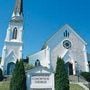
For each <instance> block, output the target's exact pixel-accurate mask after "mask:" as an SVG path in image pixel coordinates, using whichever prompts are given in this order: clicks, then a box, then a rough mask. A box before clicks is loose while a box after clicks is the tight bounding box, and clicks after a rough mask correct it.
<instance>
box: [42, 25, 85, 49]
mask: <svg viewBox="0 0 90 90" xmlns="http://www.w3.org/2000/svg"><path fill="white" fill-rule="evenodd" d="M66 29H68V30H70V31H71V32H73V33H74V35H75V36H76V37H78V38H79V39H80V41H81V42H82V43H83V44H85V45H87V43H86V42H85V41H84V40H83V39H82V38H81V37H80V36H79V35H78V34H77V33H76V32H75V30H74V29H73V28H71V27H70V26H69V25H68V24H65V25H64V26H63V27H62V28H60V29H59V31H57V32H56V33H54V34H53V35H52V36H51V37H50V38H49V39H48V40H47V41H46V42H45V43H44V45H43V47H42V48H45V47H47V43H48V42H49V41H50V40H51V39H52V38H53V37H54V36H55V35H56V34H57V33H58V32H61V31H64V30H66Z"/></svg>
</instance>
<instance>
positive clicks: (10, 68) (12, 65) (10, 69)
mask: <svg viewBox="0 0 90 90" xmlns="http://www.w3.org/2000/svg"><path fill="white" fill-rule="evenodd" d="M14 69H15V63H13V62H10V63H8V65H7V75H11V74H12V73H13V71H14Z"/></svg>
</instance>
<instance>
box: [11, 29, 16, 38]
mask: <svg viewBox="0 0 90 90" xmlns="http://www.w3.org/2000/svg"><path fill="white" fill-rule="evenodd" d="M12 39H17V28H16V27H15V28H14V29H13V35H12Z"/></svg>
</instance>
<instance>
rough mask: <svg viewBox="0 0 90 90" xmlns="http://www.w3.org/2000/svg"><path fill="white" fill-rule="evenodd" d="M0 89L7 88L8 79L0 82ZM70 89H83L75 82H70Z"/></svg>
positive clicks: (7, 89) (5, 89) (4, 89)
mask: <svg viewBox="0 0 90 90" xmlns="http://www.w3.org/2000/svg"><path fill="white" fill-rule="evenodd" d="M0 90H9V81H3V82H0ZM70 90H84V89H83V88H82V87H80V86H79V85H77V84H70Z"/></svg>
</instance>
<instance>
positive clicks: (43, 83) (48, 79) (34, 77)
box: [27, 67, 54, 90]
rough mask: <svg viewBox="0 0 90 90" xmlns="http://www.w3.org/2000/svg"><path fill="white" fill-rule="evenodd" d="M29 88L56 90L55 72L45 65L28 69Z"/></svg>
mask: <svg viewBox="0 0 90 90" xmlns="http://www.w3.org/2000/svg"><path fill="white" fill-rule="evenodd" d="M27 90H54V73H53V72H50V71H49V69H46V68H44V67H36V68H34V69H32V70H29V71H27Z"/></svg>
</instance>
